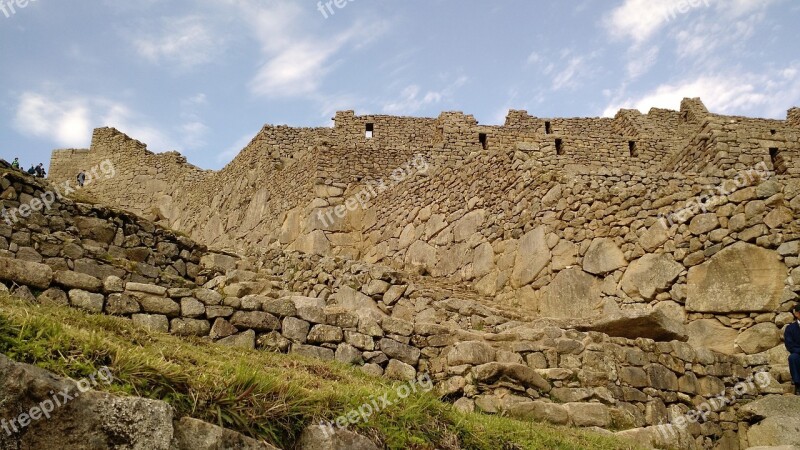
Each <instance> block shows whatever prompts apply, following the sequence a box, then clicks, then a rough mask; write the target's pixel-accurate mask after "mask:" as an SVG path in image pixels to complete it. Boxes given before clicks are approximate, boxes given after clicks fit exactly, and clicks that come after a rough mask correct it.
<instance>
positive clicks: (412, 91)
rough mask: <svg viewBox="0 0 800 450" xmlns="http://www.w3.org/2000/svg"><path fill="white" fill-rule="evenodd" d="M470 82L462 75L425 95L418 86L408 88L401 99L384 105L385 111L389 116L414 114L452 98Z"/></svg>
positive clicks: (402, 93)
mask: <svg viewBox="0 0 800 450" xmlns="http://www.w3.org/2000/svg"><path fill="white" fill-rule="evenodd" d="M468 80H469V79H468V78H467V77H466V76H464V75H461V76H458V77H457V78H456V79H455V80H453V81H452V82H450V83H449V84H448V85H447V86H445V87H444V88H443V89H441V90H438V91H435V90H429V91H425V93H424V94H423V91H422V89H421V88H420V87H419V86H418V85H416V84H412V85H409V86H406V87H405V88H404V89H403V91H402V92H401V93H400V98H398V99H396V100H393V101H390V102H388V103H386V104H384V105H383V111H384V112H385V113H387V114H414V113H416V112H418V111H420V110H421V109H423V108H425V107H427V106H430V105H435V104H439V103H441V102H442V101H444V100H447V99H450V98H452V96H453V95H454V94H455V92H456V90H458V89H459V88H460V87H462V86H464V85H465V84H466V83H467V81H468Z"/></svg>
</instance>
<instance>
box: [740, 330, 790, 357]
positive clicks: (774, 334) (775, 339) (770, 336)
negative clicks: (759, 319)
mask: <svg viewBox="0 0 800 450" xmlns="http://www.w3.org/2000/svg"><path fill="white" fill-rule="evenodd" d="M780 343H781V333H780V330H778V327H776V326H775V324H773V323H772V322H765V323H759V324H756V325H754V326H752V327H750V328H748V329H747V330H745V331H743V332H742V333H741V334H739V337H737V338H736V342H735V344H736V346H737V347H739V349H741V350H742V351H743V352H745V353H747V354H748V355H753V354H756V353H761V352H764V351H767V350H769V349H771V348H773V347H775V346H777V345H779V344H780Z"/></svg>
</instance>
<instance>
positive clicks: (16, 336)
mask: <svg viewBox="0 0 800 450" xmlns="http://www.w3.org/2000/svg"><path fill="white" fill-rule="evenodd" d="M0 352H2V353H4V354H5V355H7V356H8V357H10V358H12V359H14V360H16V361H20V362H26V363H30V364H35V365H37V366H39V367H43V368H45V369H47V370H51V371H53V372H55V373H57V374H60V375H64V376H69V377H72V378H74V379H79V378H82V377H85V376H88V375H89V374H92V373H95V372H96V371H97V370H98V369H99V368H100V367H102V366H108V367H109V368H110V370H111V372H112V373H113V375H114V379H115V380H114V383H113V384H112V385H110V386H107V387H105V388H104V389H106V390H108V391H110V392H113V393H118V394H123V395H127V394H129V395H137V396H141V397H147V398H153V399H160V400H164V401H167V402H168V403H170V404H172V405H173V406H174V407H175V408H176V409H177V410H178V412H179V413H180V414H181V415H189V416H192V417H196V418H199V419H203V420H206V421H209V422H213V423H218V424H221V425H224V426H226V427H227V428H232V429H236V430H238V431H241V432H243V433H245V434H247V435H250V436H253V437H256V438H261V439H264V440H266V441H268V442H270V443H272V444H274V445H276V446H278V447H281V448H291V446H292V445H293V444H294V442H295V440H296V438H297V437H298V434H299V432H300V431H301V430H302V429H303V428H304V427H305V426H307V425H309V424H311V423H318V422H319V421H320V420H322V419H325V420H333V419H335V418H336V417H337V416H339V415H341V414H345V413H347V412H348V411H351V410H353V409H355V408H358V406H360V405H362V404H364V403H369V402H370V400H372V399H374V398H376V397H379V396H381V395H383V394H385V393H387V392H390V393H394V392H396V389H397V386H398V385H397V384H393V383H392V382H390V381H388V380H385V379H381V378H375V377H371V376H367V375H365V374H363V373H361V372H360V371H359V370H357V369H353V368H350V367H345V366H343V365H340V364H334V363H329V362H321V361H316V360H310V359H306V358H302V357H297V356H293V355H281V354H274V353H267V352H259V351H246V350H240V349H231V348H225V347H221V346H217V345H212V344H210V343H208V342H206V341H203V340H200V339H194V340H186V339H180V338H176V337H174V336H169V335H164V334H159V333H150V332H147V331H144V330H141V329H139V328H136V327H134V326H133V325H132V324H131V323H130V322H129V321H126V320H123V319H119V318H114V317H108V316H89V315H85V314H84V313H82V312H79V311H75V310H72V309H69V308H60V307H51V306H41V305H32V304H30V303H26V302H23V301H20V300H17V299H13V298H10V297H8V296H6V295H3V294H0ZM100 386H103V385H102V384H101V385H100ZM352 427H354V428H356V429H357V430H356V431H358V432H360V433H362V434H364V435H368V436H371V437H373V438H377V439H378V440H380V441H381V442H383V443H385V444H386V446H387V447H388V448H391V449H434V448H436V449H448V448H453V446H452V445H451V444H448V442H453V439H454V437H457V438H458V439H459V440H460V441H461V443H462V448H465V449H486V450H498V449H514V450H516V449H627V448H633V447H632V446H631V445H630V444H628V443H625V442H620V441H618V440H615V439H613V438H610V437H606V436H601V435H597V434H591V433H588V432H584V431H580V430H575V429H569V428H559V427H553V426H549V425H542V424H534V423H527V422H520V421H515V420H510V419H507V418H502V417H491V416H483V415H478V414H462V413H460V412H458V411H456V410H454V409H453V408H452V407H451V406H450V405H448V404H447V403H444V402H441V401H439V400H438V399H437V398H435V397H434V396H433V395H431V394H425V393H422V392H420V393H418V394H413V395H411V396H410V397H408V398H406V399H405V400H401V401H398V402H397V403H396V404H394V405H392V406H391V407H389V408H388V409H385V410H383V411H382V412H380V413H378V414H375V415H373V416H372V417H370V419H369V420H368V421H367V422H366V423H359V424H357V425H352Z"/></svg>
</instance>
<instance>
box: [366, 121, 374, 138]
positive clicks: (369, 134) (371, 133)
mask: <svg viewBox="0 0 800 450" xmlns="http://www.w3.org/2000/svg"><path fill="white" fill-rule="evenodd" d="M374 132H375V125H374V124H371V123H368V124H367V131H366V133H365V135H366V137H367V139H372V136H374Z"/></svg>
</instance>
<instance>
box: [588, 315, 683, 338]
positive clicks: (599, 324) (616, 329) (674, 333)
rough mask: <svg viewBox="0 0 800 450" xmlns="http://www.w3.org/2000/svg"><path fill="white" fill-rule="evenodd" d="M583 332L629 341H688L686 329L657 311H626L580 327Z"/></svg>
mask: <svg viewBox="0 0 800 450" xmlns="http://www.w3.org/2000/svg"><path fill="white" fill-rule="evenodd" d="M578 329H580V330H581V331H599V332H601V333H605V334H608V335H609V336H616V337H625V338H629V339H636V338H640V337H643V338H648V339H653V340H655V341H673V340H678V341H687V340H688V339H689V335H688V333H687V331H686V327H685V326H684V325H683V324H682V323H680V322H678V321H676V320H673V319H671V318H669V317H667V316H666V315H665V314H664V313H663V312H661V311H658V310H655V309H650V308H648V309H641V310H635V311H624V312H621V313H620V314H619V315H615V316H611V317H604V318H601V319H599V320H597V321H593V322H591V323H589V324H585V325H579V326H578Z"/></svg>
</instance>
